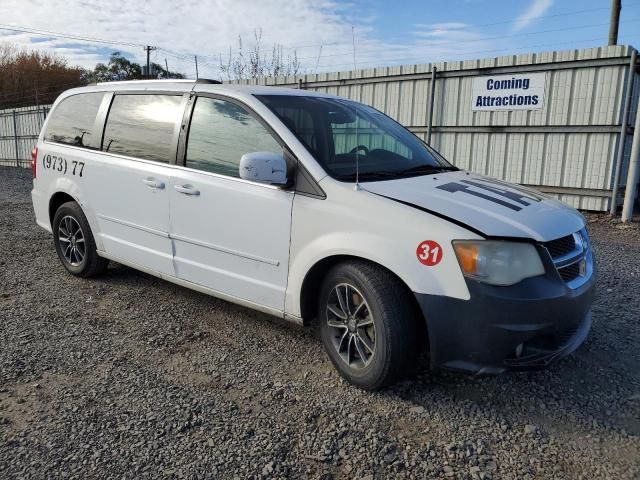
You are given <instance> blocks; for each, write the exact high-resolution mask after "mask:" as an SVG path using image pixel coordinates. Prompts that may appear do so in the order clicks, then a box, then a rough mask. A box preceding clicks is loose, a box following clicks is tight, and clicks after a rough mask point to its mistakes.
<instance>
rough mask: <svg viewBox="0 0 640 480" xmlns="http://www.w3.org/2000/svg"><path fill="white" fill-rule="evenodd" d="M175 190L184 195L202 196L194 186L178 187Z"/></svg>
mask: <svg viewBox="0 0 640 480" xmlns="http://www.w3.org/2000/svg"><path fill="white" fill-rule="evenodd" d="M174 188H175V189H176V191H178V192H180V193H183V194H184V195H200V190H196V189H195V188H194V187H193V185H189V184H187V185H176V186H175V187H174Z"/></svg>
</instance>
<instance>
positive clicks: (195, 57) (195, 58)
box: [193, 55, 200, 80]
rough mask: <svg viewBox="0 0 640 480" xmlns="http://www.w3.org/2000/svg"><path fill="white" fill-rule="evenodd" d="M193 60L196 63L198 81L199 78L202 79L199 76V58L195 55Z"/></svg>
mask: <svg viewBox="0 0 640 480" xmlns="http://www.w3.org/2000/svg"><path fill="white" fill-rule="evenodd" d="M193 58H194V60H195V61H196V80H198V78H200V76H199V75H198V56H197V55H194V56H193Z"/></svg>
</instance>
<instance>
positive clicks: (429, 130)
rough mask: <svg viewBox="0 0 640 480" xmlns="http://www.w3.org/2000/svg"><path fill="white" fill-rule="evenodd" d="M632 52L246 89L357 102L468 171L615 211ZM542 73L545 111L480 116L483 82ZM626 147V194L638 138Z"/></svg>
mask: <svg viewBox="0 0 640 480" xmlns="http://www.w3.org/2000/svg"><path fill="white" fill-rule="evenodd" d="M632 51H633V48H632V47H628V46H612V47H602V48H592V49H584V50H568V51H559V52H546V53H531V54H524V55H517V56H504V57H497V58H488V59H478V60H466V61H456V62H440V63H434V64H421V65H403V66H394V67H383V68H372V69H361V70H352V71H346V72H336V73H320V74H317V75H316V74H313V75H303V76H298V77H278V78H264V79H257V80H247V81H241V82H239V83H243V84H266V85H280V86H289V87H297V88H304V89H310V90H316V91H319V92H325V93H330V94H335V95H340V96H342V97H346V98H350V99H354V100H358V101H360V102H363V103H366V104H369V105H372V106H373V107H375V108H377V109H378V110H381V111H383V112H385V113H386V114H387V115H389V116H391V117H393V118H395V119H396V120H397V121H399V122H400V123H402V124H403V125H405V126H406V127H408V128H409V129H410V130H412V131H413V132H414V133H416V134H417V135H418V136H420V137H421V138H423V139H425V140H427V139H428V137H429V134H431V140H430V142H429V143H431V145H433V146H434V147H435V148H436V149H437V150H439V151H440V152H441V153H442V154H443V155H444V156H445V157H446V158H447V159H449V160H450V161H452V162H453V163H454V164H455V165H457V166H459V167H461V168H464V169H468V170H472V171H474V172H478V173H482V174H486V175H489V176H492V177H497V178H501V179H504V180H507V181H510V182H517V183H521V184H525V185H531V186H533V187H535V188H538V189H539V190H541V191H544V192H547V193H550V194H553V195H555V196H556V197H558V198H560V199H561V200H563V201H564V202H567V203H569V204H570V205H572V206H574V207H577V208H581V209H585V210H606V209H607V208H608V205H609V201H610V197H611V195H612V186H613V182H614V172H615V163H616V159H617V153H618V149H619V148H621V146H620V137H621V132H622V130H623V127H622V117H623V110H624V104H625V101H624V100H625V96H626V95H627V92H629V91H630V90H629V86H630V82H629V80H630V79H633V83H634V84H635V87H634V88H633V89H632V92H633V97H634V98H633V99H632V101H631V105H632V110H631V111H630V113H629V115H628V122H627V127H626V131H627V132H629V133H630V132H632V128H631V127H630V126H629V125H633V124H634V118H635V115H636V107H635V106H636V105H637V97H638V93H639V91H640V78H639V75H638V74H637V73H636V74H635V75H634V76H633V77H632V76H630V71H631V69H630V58H631V53H632ZM533 72H544V73H546V79H545V82H546V85H545V99H544V102H543V106H542V108H540V109H537V110H517V111H473V110H472V102H473V99H474V95H473V93H472V83H473V79H474V78H476V77H479V76H486V75H504V74H523V73H533ZM434 75H435V81H434ZM431 98H433V108H432V107H431ZM431 110H432V111H433V114H432V115H430V111H431ZM622 148H623V153H624V155H622V157H621V160H622V168H621V176H620V183H621V185H622V186H624V185H625V179H626V172H627V167H628V163H629V156H630V150H631V136H630V135H627V136H626V141H625V142H624V146H623V147H622Z"/></svg>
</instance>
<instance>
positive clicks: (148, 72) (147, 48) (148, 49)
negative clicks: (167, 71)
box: [145, 45, 151, 79]
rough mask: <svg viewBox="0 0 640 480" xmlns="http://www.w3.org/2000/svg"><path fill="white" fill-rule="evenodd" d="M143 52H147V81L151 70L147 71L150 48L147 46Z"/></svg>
mask: <svg viewBox="0 0 640 480" xmlns="http://www.w3.org/2000/svg"><path fill="white" fill-rule="evenodd" d="M145 50H146V51H147V79H149V78H151V70H149V57H150V55H151V46H149V45H147V46H146V47H145Z"/></svg>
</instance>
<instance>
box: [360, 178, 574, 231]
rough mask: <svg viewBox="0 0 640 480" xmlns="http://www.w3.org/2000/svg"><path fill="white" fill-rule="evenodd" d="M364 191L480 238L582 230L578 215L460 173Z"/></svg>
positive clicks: (516, 188)
mask: <svg viewBox="0 0 640 480" xmlns="http://www.w3.org/2000/svg"><path fill="white" fill-rule="evenodd" d="M360 186H361V188H362V189H363V190H366V191H368V192H370V193H374V194H376V195H381V196H383V197H387V198H389V199H392V200H395V201H398V202H401V203H404V204H407V205H410V206H413V207H415V208H418V209H421V210H424V211H427V212H429V213H432V214H434V215H436V216H439V217H444V218H447V219H449V220H451V221H453V222H455V223H458V224H461V225H463V226H464V227H466V228H468V229H470V230H472V231H476V232H477V233H481V234H482V235H483V236H485V237H522V238H532V239H534V240H536V241H540V242H546V241H549V240H555V239H556V238H560V237H563V236H565V235H569V234H571V233H574V232H576V231H578V230H580V229H581V228H583V227H584V225H585V222H584V217H583V216H582V215H581V214H580V212H578V211H577V210H575V209H573V208H571V207H569V206H567V205H565V204H564V203H562V202H559V201H557V200H555V199H553V198H551V197H548V196H546V195H543V194H541V193H539V192H537V191H535V190H532V189H529V188H525V187H522V186H520V185H514V184H510V183H507V182H503V181H501V180H495V179H493V178H488V177H484V176H481V175H476V174H473V173H470V172H465V171H455V172H445V173H440V174H435V175H422V176H418V177H410V178H401V179H396V180H387V181H382V182H365V183H361V184H360Z"/></svg>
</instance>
